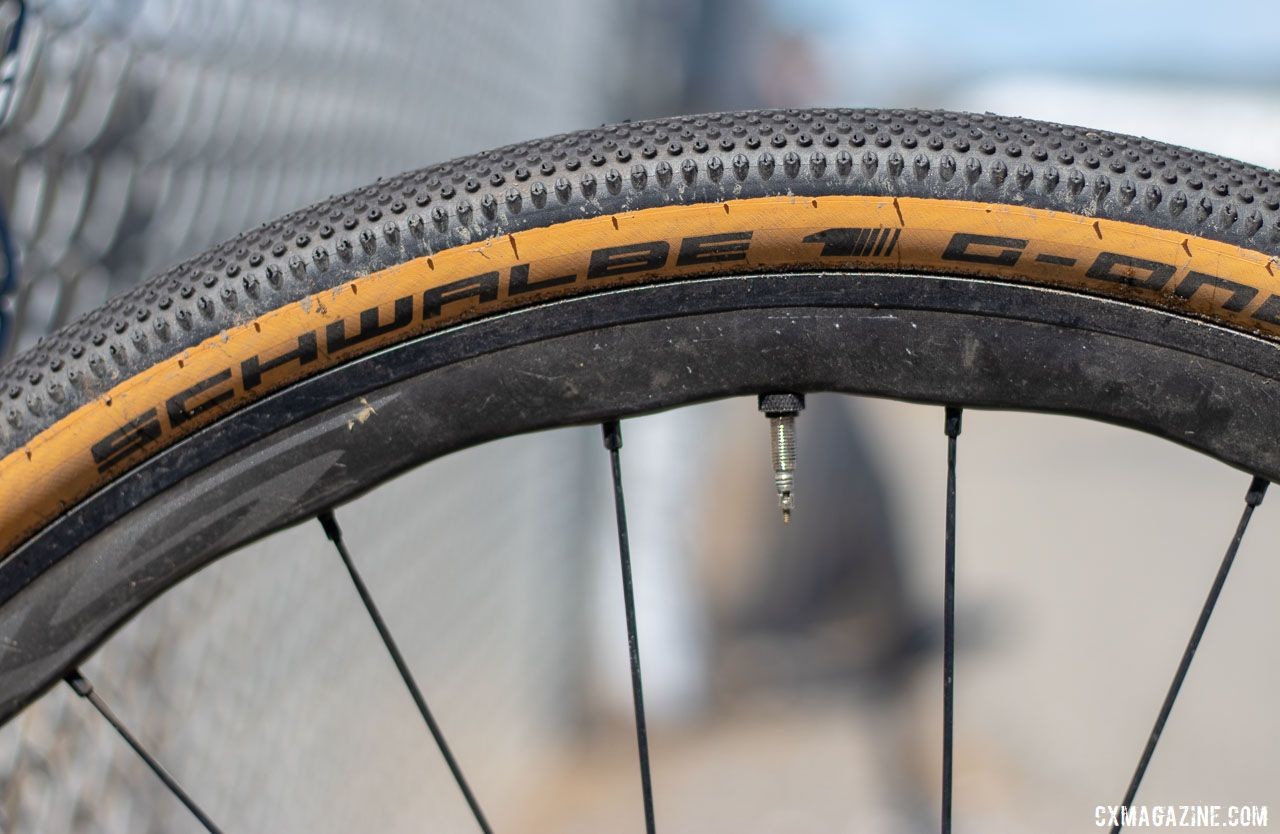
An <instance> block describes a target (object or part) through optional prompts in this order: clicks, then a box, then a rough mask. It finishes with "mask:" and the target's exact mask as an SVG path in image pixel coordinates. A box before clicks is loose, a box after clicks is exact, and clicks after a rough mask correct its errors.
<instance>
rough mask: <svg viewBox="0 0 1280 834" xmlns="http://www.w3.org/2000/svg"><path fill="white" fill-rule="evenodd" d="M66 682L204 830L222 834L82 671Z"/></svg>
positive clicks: (69, 677) (75, 671)
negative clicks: (92, 707)
mask: <svg viewBox="0 0 1280 834" xmlns="http://www.w3.org/2000/svg"><path fill="white" fill-rule="evenodd" d="M64 680H65V681H66V682H67V685H68V686H70V687H71V689H72V690H73V691H74V692H75V693H76V694H77V695H79V696H80V697H81V698H84V699H85V700H86V701H88V702H89V703H91V704H93V706H94V709H96V710H97V711H98V713H99V714H100V715H101V716H102V717H103V718H105V719H107V723H108V724H110V725H111V726H112V727H115V730H116V732H117V733H119V734H120V737H121V738H123V739H124V740H125V742H127V743H128V745H129V746H130V747H132V748H133V752H135V753H137V754H138V756H139V757H140V758H141V759H142V760H143V761H144V762H146V763H147V767H149V768H151V772H152V773H154V774H155V775H156V776H157V777H158V778H159V779H160V781H161V782H164V784H165V787H167V788H168V789H169V791H170V792H171V793H173V795H174V796H176V797H177V798H178V801H179V802H181V803H182V804H183V805H185V806H187V810H188V811H190V812H191V815H192V816H194V817H195V818H196V819H197V820H199V821H200V824H201V825H203V826H204V828H205V830H206V831H208V832H209V834H222V830H221V829H220V828H218V826H216V825H214V824H213V820H211V819H209V815H208V814H206V813H205V812H204V811H202V810H201V809H200V806H199V805H197V804H196V802H195V800H194V799H192V798H191V796H190V795H189V794H188V793H187V792H186V791H185V790H183V789H182V785H179V784H178V780H177V779H175V778H173V776H172V774H170V773H169V771H167V770H165V769H164V767H163V766H162V765H161V764H160V762H159V761H157V760H156V757H155V756H152V755H151V753H150V752H148V751H147V748H145V747H143V746H142V742H140V741H138V739H137V738H136V737H134V735H133V733H131V732H129V728H127V727H125V725H124V723H123V722H122V721H121V720H120V719H119V718H118V717H116V714H115V713H114V712H112V711H111V708H110V707H108V706H107V704H106V702H105V701H103V700H102V697H101V696H100V695H98V693H97V692H96V691H95V690H94V688H93V684H91V683H89V680H88V678H86V677H85V676H84V675H82V674H80V670H79V669H75V670H72V671H71V672H70V673H68V674H67V676H66V677H65V678H64Z"/></svg>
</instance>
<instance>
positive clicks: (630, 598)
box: [603, 420, 656, 834]
mask: <svg viewBox="0 0 1280 834" xmlns="http://www.w3.org/2000/svg"><path fill="white" fill-rule="evenodd" d="M603 429H604V445H605V448H606V449H608V450H609V461H610V463H611V464H612V467H613V503H614V508H615V510H616V511H617V516H618V553H619V556H620V557H621V560H622V601H623V605H624V607H625V608H626V616H627V646H628V648H629V649H630V654H631V697H632V700H633V701H634V703H635V715H636V746H637V747H638V748H639V752H640V788H641V790H642V791H643V793H644V824H645V831H646V832H647V833H648V834H654V832H655V831H656V828H655V823H654V815H653V782H652V780H651V778H650V775H649V732H648V729H647V728H646V726H645V720H644V687H643V685H642V684H641V681H640V640H639V637H638V636H637V634H636V601H635V594H634V592H633V589H632V583H631V546H630V543H629V542H628V540H627V507H626V503H625V502H624V501H623V499H622V460H621V457H620V455H619V450H620V449H621V448H622V428H621V426H619V425H618V421H617V420H610V421H608V422H607V423H605V424H604V425H603Z"/></svg>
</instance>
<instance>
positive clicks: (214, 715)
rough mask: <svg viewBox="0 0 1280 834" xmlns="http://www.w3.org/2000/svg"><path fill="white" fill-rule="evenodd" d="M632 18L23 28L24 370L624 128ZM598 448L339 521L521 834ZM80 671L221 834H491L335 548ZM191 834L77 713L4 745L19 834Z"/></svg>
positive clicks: (77, 12) (459, 459)
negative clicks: (474, 815) (394, 178)
mask: <svg viewBox="0 0 1280 834" xmlns="http://www.w3.org/2000/svg"><path fill="white" fill-rule="evenodd" d="M628 6H629V4H627V3H624V2H591V3H587V2H573V0H550V1H549V2H541V3H527V4H519V3H512V4H507V3H497V2H484V1H483V0H476V1H475V2H470V3H465V4H443V3H440V4H437V3H421V2H417V1H416V0H379V2H377V3H368V4H365V3H350V2H336V0H28V2H26V3H21V2H14V0H8V2H0V47H2V46H4V45H6V44H12V46H13V49H12V51H11V54H10V56H9V57H8V58H7V59H5V58H0V114H2V116H0V207H3V211H4V218H3V220H4V221H5V222H3V223H0V225H3V226H5V228H7V229H8V230H9V231H10V232H11V234H12V239H13V241H14V242H15V244H16V252H17V254H16V257H12V258H11V257H5V258H4V260H5V261H6V264H5V266H6V267H9V266H15V265H16V266H17V267H18V268H17V269H16V270H15V269H8V268H6V270H5V272H4V273H0V274H2V275H4V276H9V277H5V278H3V280H0V310H3V312H4V320H3V325H2V326H3V331H4V335H3V337H0V357H3V356H11V355H12V354H13V352H15V351H17V350H21V349H24V348H26V347H29V346H31V345H32V344H34V343H35V341H36V340H37V339H38V338H39V337H40V336H41V335H43V334H45V333H47V332H49V331H50V330H51V329H53V328H56V327H58V326H59V325H61V324H63V323H65V322H67V321H68V320H70V319H71V318H73V317H75V316H77V315H78V314H80V313H82V312H84V311H86V310H90V309H92V308H94V307H96V306H97V305H99V304H101V303H102V302H103V301H104V300H105V299H106V298H107V297H108V296H110V295H112V294H114V293H116V292H119V291H120V290H121V289H123V288H125V287H127V286H129V285H131V284H133V283H134V282H136V281H138V280H140V279H141V278H144V277H146V276H147V275H149V274H151V273H154V272H155V271H157V270H158V269H160V268H162V267H164V266H166V265H168V264H170V263H172V262H174V261H176V260H178V259H181V258H183V257H187V256H189V255H192V254H195V253H197V252H199V251H200V250H201V249H203V248H205V247H207V246H209V245H210V244H213V243H215V242H216V241H218V240H220V239H223V238H226V237H228V236H230V235H232V234H234V233H236V232H238V231H240V230H242V229H244V228H248V227H251V226H253V225H254V224H256V223H261V222H263V221H266V220H269V219H271V218H272V217H273V216H275V215H278V214H281V213H283V212H285V211H287V210H290V209H293V208H296V207H298V206H300V205H303V204H305V203H307V202H309V201H313V200H317V199H320V198H323V197H325V196H327V195H329V194H331V193H334V192H338V191H341V190H344V189H347V188H350V187H354V186H358V185H361V184H363V183H365V182H368V181H372V180H373V179H374V178H376V177H378V176H383V175H388V174H393V173H396V172H398V171H401V170H404V169H408V168H412V167H416V166H419V165H422V164H426V163H429V162H432V161H436V160H439V159H443V158H447V157H449V156H452V155H457V154H461V153H466V152H470V151H474V150H478V149H482V148H484V147H487V146H494V145H498V144H501V143H504V142H508V141H515V140H518V139H524V138H528V137H530V136H536V135H539V134H546V133H552V132H556V131H560V130H566V129H571V128H575V127H582V126H588V125H591V124H595V123H599V122H602V121H604V120H606V119H607V118H610V117H617V116H619V115H625V114H623V113H620V112H618V104H619V102H620V101H623V100H625V98H626V93H625V89H626V80H625V79H624V77H623V75H622V72H623V71H624V70H625V67H626V63H627V62H625V61H619V60H617V57H618V47H617V45H616V44H612V45H611V43H612V41H614V39H615V38H616V37H617V35H618V32H619V31H620V30H625V29H626V21H627V20H628V19H631V12H630V10H629V8H628ZM649 28H650V30H652V28H653V26H652V25H650V27H649ZM654 42H655V43H657V42H659V41H658V40H655V41H654ZM649 65H652V62H650V63H649ZM6 240H7V238H6ZM4 250H5V251H4V254H6V255H7V254H8V247H4ZM15 261H16V264H15V263H14V262H15ZM15 272H16V273H17V275H16V280H14V278H13V275H12V274H13V273H15ZM588 443H590V444H591V445H592V446H595V445H598V440H597V439H596V438H595V437H594V435H592V436H591V437H590V440H588V439H587V438H586V436H585V435H584V434H582V433H580V432H570V431H565V432H558V433H553V434H548V435H543V436H539V437H538V438H535V439H533V440H529V439H525V440H522V441H509V442H507V443H505V444H498V445H496V446H490V447H485V448H482V449H476V450H472V451H470V452H466V453H463V454H461V455H456V456H453V457H452V458H450V459H448V460H446V461H443V462H440V463H439V464H437V465H433V466H431V467H427V468H425V469H423V470H420V471H418V472H415V473H411V474H410V475H408V476H405V477H403V478H401V479H399V480H398V481H397V482H394V483H393V484H390V485H388V486H387V487H384V488H383V489H382V490H380V491H379V492H378V493H377V494H376V496H375V497H373V498H366V499H363V500H361V501H358V502H355V503H354V504H351V505H349V506H348V507H346V508H341V509H339V511H338V516H339V519H340V520H341V521H342V522H343V523H344V525H346V527H347V537H348V540H349V541H350V542H351V545H352V548H353V549H354V550H355V551H356V553H355V557H356V559H357V560H358V561H359V562H360V563H361V564H362V565H364V566H365V569H366V571H367V579H368V581H369V583H370V585H371V586H372V587H373V589H374V593H375V594H376V595H378V596H379V597H380V598H381V601H382V604H383V607H384V610H385V613H386V615H387V617H388V619H389V620H390V622H391V624H392V627H393V629H394V630H395V631H396V633H397V634H398V635H401V640H402V643H403V648H404V649H405V652H406V654H407V655H408V657H409V660H410V663H411V665H412V666H413V667H414V668H415V669H416V670H418V672H419V674H420V677H421V683H422V685H423V687H424V689H425V690H426V693H427V695H428V698H429V699H431V702H432V705H433V708H434V709H435V710H436V711H437V713H438V715H439V718H440V720H441V723H442V724H443V726H444V727H445V729H446V732H449V733H450V735H451V741H452V742H453V744H454V747H455V749H456V752H457V753H458V755H459V757H460V758H461V759H462V760H463V761H464V762H465V763H466V766H467V769H468V772H469V773H470V774H471V776H472V778H473V780H474V782H475V786H476V788H477V791H478V792H479V793H480V794H481V795H482V797H486V798H489V799H490V803H489V804H491V805H492V807H491V808H489V809H488V810H489V812H490V814H491V816H492V817H494V818H495V820H494V821H495V822H496V823H498V824H499V825H500V826H501V823H502V821H503V820H504V819H507V820H511V819H513V818H515V817H516V816H518V814H519V808H520V807H521V802H522V799H521V796H520V795H519V790H520V785H522V784H527V780H525V781H524V782H522V781H521V780H520V779H519V778H517V777H518V776H519V774H521V773H525V772H527V771H528V769H529V768H531V767H536V766H538V762H539V761H541V760H542V758H540V757H545V756H547V755H548V751H550V750H554V748H555V740H556V737H557V734H558V733H562V731H563V730H564V729H565V727H566V725H567V724H568V723H570V722H571V721H572V720H573V719H572V717H573V714H574V710H573V699H572V697H571V695H570V694H569V693H571V692H573V691H575V688H574V682H575V680H576V678H577V676H578V675H579V673H580V671H581V670H580V669H578V668H577V665H576V664H577V663H578V662H579V661H577V660H576V658H578V657H579V656H580V655H581V646H578V645H576V644H574V643H573V642H571V640H570V638H569V637H568V635H571V634H575V633H576V634H578V635H581V634H582V633H583V632H584V630H585V629H584V628H583V627H582V624H581V622H578V620H577V618H579V617H580V616H582V615H581V612H580V611H579V610H578V608H579V605H578V603H577V602H575V600H579V599H581V597H582V583H583V581H584V580H583V579H582V578H581V577H582V575H583V570H582V567H583V556H582V554H583V553H584V552H585V549H586V547H587V546H588V543H587V542H586V541H585V539H586V538H587V537H586V535H585V534H584V532H583V531H582V530H581V529H580V527H579V526H577V525H575V523H574V518H573V517H572V514H573V508H574V507H575V506H576V505H578V504H580V503H581V501H580V499H581V498H582V496H583V495H584V493H585V492H588V491H591V490H594V489H596V488H597V487H599V488H604V487H603V486H601V484H602V483H603V482H599V483H597V482H595V481H593V477H594V476H585V477H584V474H583V473H584V472H586V473H588V474H589V473H591V472H594V469H592V468H591V467H588V466H587V464H586V463H585V461H584V459H583V458H582V455H583V454H584V453H583V449H584V448H586V444H588ZM593 451H594V449H593ZM592 460H593V461H594V462H598V461H596V460H595V459H594V458H593V459H592ZM601 474H602V473H601ZM495 489H497V490H500V491H501V492H503V493H504V494H505V495H506V496H507V499H508V500H505V501H503V502H502V504H501V506H502V509H501V511H500V512H497V513H494V511H493V510H491V509H490V510H489V511H487V512H486V510H484V509H481V508H484V507H492V506H493V503H492V501H490V500H482V499H486V498H488V497H490V496H491V495H492V493H493V491H494V490H495ZM548 494H551V495H555V496H557V501H556V502H554V504H553V507H558V508H560V509H558V510H557V509H554V508H553V509H552V510H548V509H547V507H548V504H547V502H545V501H544V500H541V496H545V495H548ZM313 527H314V529H312V528H313ZM579 639H580V638H579ZM85 671H86V674H87V675H88V676H89V677H90V678H91V679H92V680H93V681H94V682H95V684H96V685H97V687H98V689H99V690H100V691H101V692H102V693H103V694H104V697H106V698H107V699H108V701H109V702H111V703H113V704H114V706H115V708H116V711H117V712H119V713H120V714H121V715H122V716H123V717H124V718H125V720H126V721H127V722H128V723H130V724H131V725H132V726H133V728H134V730H135V732H136V733H137V734H138V735H139V736H141V737H142V738H143V739H144V741H145V742H146V743H147V744H148V745H150V746H152V747H153V748H154V750H155V752H156V753H157V754H158V756H159V757H160V759H161V760H162V761H163V762H165V763H166V765H167V766H168V767H169V768H170V769H171V770H172V771H173V772H175V773H176V774H178V775H179V776H180V777H181V778H182V779H183V780H184V781H185V782H187V783H189V787H190V789H191V791H192V792H193V793H194V794H195V795H196V796H197V797H198V800H199V801H200V802H201V804H202V805H204V806H206V809H207V810H208V811H209V812H210V813H211V814H212V816H213V817H214V818H215V819H217V820H218V821H219V822H220V824H222V825H223V826H225V828H226V830H234V831H308V832H326V831H334V832H338V831H356V830H365V831H383V832H392V831H402V830H403V831H410V830H419V826H420V824H421V821H422V820H424V819H430V820H432V830H441V831H443V830H469V828H470V827H471V826H473V825H474V823H472V822H470V821H469V819H468V817H467V811H466V808H465V806H464V805H463V804H462V801H461V799H460V798H459V797H458V795H457V792H456V790H455V789H454V788H453V786H452V784H451V782H450V780H449V777H448V774H447V772H446V771H445V770H444V766H443V764H442V763H441V762H440V760H439V757H438V755H437V754H436V753H435V752H434V750H433V749H432V747H431V745H430V743H429V739H428V738H427V737H426V735H425V733H423V732H420V730H421V728H420V726H418V720H417V716H416V715H415V714H414V712H413V707H412V704H411V702H409V700H408V698H407V697H406V696H405V693H404V692H403V690H402V689H400V687H399V685H398V682H397V681H396V680H395V677H394V670H393V669H392V667H391V666H390V664H389V662H388V660H387V658H386V656H385V653H384V651H383V649H382V647H381V645H380V644H379V643H378V641H377V638H376V635H375V633H374V632H373V630H372V627H371V626H370V625H369V623H368V622H367V620H366V619H364V615H363V612H362V611H361V610H360V609H359V605H358V600H357V598H356V597H355V595H354V592H353V590H352V589H351V587H350V585H349V583H348V582H347V581H346V577H345V574H344V573H343V571H342V568H341V563H340V562H339V561H338V559H337V556H336V554H334V553H332V551H331V549H330V547H329V544H328V542H326V541H325V540H324V539H323V536H322V535H320V531H319V528H318V526H314V525H313V526H309V527H304V528H299V529H296V530H293V531H289V532H287V533H286V534H283V535H280V536H277V537H274V538H272V539H271V540H269V541H266V542H263V543H260V544H258V545H255V546H253V547H250V548H247V549H245V550H243V551H241V552H239V553H237V554H235V555H233V556H231V557H228V558H227V559H225V560H223V561H222V562H220V563H218V564H216V565H214V566H212V567H211V568H209V569H207V570H206V571H205V572H203V573H202V574H201V575H199V576H197V577H195V578H193V579H192V580H191V581H189V582H187V583H185V584H184V585H182V586H181V587H179V588H178V589H176V590H175V591H174V592H171V593H170V594H168V595H167V596H166V597H165V598H163V599H162V600H161V601H159V602H158V603H157V604H156V605H154V606H152V607H151V608H149V609H148V610H146V611H145V612H144V613H143V614H142V615H141V616H139V617H138V618H137V619H136V620H135V621H134V622H132V623H131V624H130V625H128V626H127V627H126V628H124V629H123V630H122V631H121V632H120V633H119V634H118V635H117V636H116V637H115V638H113V639H112V641H111V642H110V643H108V645H107V646H105V647H104V648H103V650H101V651H100V652H99V653H98V654H97V655H96V656H95V657H94V658H93V659H92V660H91V661H90V662H89V663H88V665H87V668H86V669H85ZM424 774H425V775H424ZM194 825H195V823H194V821H193V820H192V819H191V818H190V817H189V815H188V814H187V813H186V811H185V810H184V809H183V808H182V807H181V806H179V805H178V804H177V802H176V801H175V800H174V799H173V798H172V797H171V796H169V795H168V794H167V792H165V791H164V789H163V788H162V787H160V786H159V784H158V783H157V782H156V781H155V780H154V778H153V777H152V775H151V774H150V773H149V772H148V771H146V770H145V769H144V767H143V766H142V764H141V763H140V762H138V761H137V760H136V758H135V757H134V756H133V754H132V753H131V752H130V751H128V749H127V748H125V747H124V745H123V743H122V742H121V741H120V740H119V738H117V737H116V736H115V735H114V734H113V732H112V731H111V730H110V728H109V727H108V726H107V725H106V724H105V723H103V722H101V721H100V720H98V718H97V716H96V715H94V714H93V713H92V712H91V711H90V710H89V707H88V705H87V704H85V703H83V702H80V701H78V700H77V699H75V697H74V696H73V695H71V693H70V692H69V691H66V690H65V688H57V689H55V690H54V691H53V692H52V693H50V694H49V695H48V696H47V697H45V698H44V699H43V700H42V701H40V702H38V703H37V704H35V705H33V706H32V707H31V708H29V709H28V710H26V711H25V712H24V713H23V714H22V715H21V716H20V717H18V718H17V719H16V720H14V721H13V722H11V723H10V724H9V725H7V726H5V727H3V728H0V831H4V832H11V833H12V834H25V832H61V831H74V832H103V834H106V833H107V832H129V834H140V833H142V832H181V831H187V830H196V829H194V828H193V826H194Z"/></svg>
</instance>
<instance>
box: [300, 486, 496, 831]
mask: <svg viewBox="0 0 1280 834" xmlns="http://www.w3.org/2000/svg"><path fill="white" fill-rule="evenodd" d="M318 518H319V520H320V525H321V526H322V527H324V533H325V535H326V536H328V537H329V540H330V541H331V542H333V546H334V547H335V548H337V550H338V555H339V556H341V557H342V562H343V564H345V565H346V566H347V572H348V573H350V574H351V583H352V584H353V585H355V586H356V592H357V593H358V594H360V600H361V601H362V602H363V603H364V608H365V610H366V611H367V612H369V619H371V620H373V625H374V627H375V628H376V629H377V630H378V634H379V635H380V636H381V637H382V643H383V645H384V646H386V647H387V653H388V654H389V655H391V660H392V662H394V663H395V665H396V669H397V670H398V671H399V672H400V679H401V680H403V681H404V685H405V688H407V689H408V690H409V694H410V695H412V696H413V702H414V703H415V704H417V705H418V712H419V713H420V714H421V715H422V720H423V722H424V723H425V724H426V725H427V729H428V730H429V731H430V732H431V737H432V738H434V739H435V740H436V746H437V747H439V748H440V755H441V756H443V757H444V761H445V764H447V765H448V766H449V771H450V772H451V773H452V774H453V778H454V780H455V781H456V782H457V783H458V790H460V791H462V796H463V797H464V798H465V799H466V800H467V805H469V806H470V807H471V813H472V814H474V815H475V818H476V824H477V825H479V826H480V830H481V831H483V832H484V834H493V829H492V828H490V827H489V822H488V820H486V819H485V816H484V812H483V811H481V810H480V803H479V802H477V801H476V797H475V794H473V793H472V792H471V787H470V786H469V785H468V784H467V780H466V777H464V776H463V775H462V768H461V767H459V766H458V761H457V759H455V758H454V757H453V752H452V751H451V750H450V749H449V744H448V742H446V741H445V739H444V733H442V732H441V731H440V725H439V724H437V723H436V720H435V717H434V716H432V714H431V710H430V709H429V708H428V707H427V700H426V698H424V697H422V690H420V689H419V688H418V684H417V681H415V680H414V679H413V673H412V672H410V671H409V665H408V664H407V663H406V662H405V659H404V655H402V654H400V649H399V647H398V646H396V641H395V640H394V639H392V637H391V631H390V630H389V629H388V628H387V624H386V621H385V620H383V619H382V614H381V613H379V611H378V606H377V605H376V604H374V601H373V597H372V596H371V595H370V594H369V588H368V587H367V586H366V585H365V584H364V580H363V579H361V578H360V572H359V571H357V570H356V565H355V562H353V561H352V560H351V553H350V552H348V551H347V545H346V543H344V542H343V540H342V528H340V527H339V526H338V520H337V519H336V518H334V516H333V511H332V510H325V511H324V512H322V513H320V515H319V516H318Z"/></svg>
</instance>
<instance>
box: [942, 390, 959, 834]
mask: <svg viewBox="0 0 1280 834" xmlns="http://www.w3.org/2000/svg"><path fill="white" fill-rule="evenodd" d="M960 417H961V410H960V409H959V408H948V409H947V410H946V422H945V429H946V433H947V521H946V527H947V529H946V545H945V547H946V555H945V567H944V578H943V604H942V607H943V611H942V618H943V626H942V629H943V631H942V834H951V759H952V746H953V741H954V735H955V733H954V725H955V721H954V717H955V671H956V439H957V438H958V437H959V436H960Z"/></svg>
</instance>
